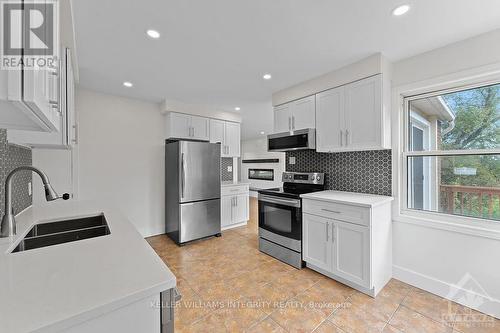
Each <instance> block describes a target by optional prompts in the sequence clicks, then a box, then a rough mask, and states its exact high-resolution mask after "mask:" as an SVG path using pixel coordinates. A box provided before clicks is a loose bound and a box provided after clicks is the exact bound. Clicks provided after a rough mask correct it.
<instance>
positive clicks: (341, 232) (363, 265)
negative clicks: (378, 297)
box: [332, 220, 370, 288]
mask: <svg viewBox="0 0 500 333" xmlns="http://www.w3.org/2000/svg"><path fill="white" fill-rule="evenodd" d="M332 233H333V235H332V236H333V237H332V243H333V249H332V257H333V261H332V263H333V269H332V273H333V274H336V275H338V276H340V277H342V278H344V279H346V280H348V281H351V282H354V283H356V284H359V285H361V286H363V287H366V288H370V229H369V228H368V227H363V226H359V225H356V224H351V223H344V222H340V221H337V220H334V221H333V230H332Z"/></svg>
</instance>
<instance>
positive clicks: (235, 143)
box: [225, 122, 241, 157]
mask: <svg viewBox="0 0 500 333" xmlns="http://www.w3.org/2000/svg"><path fill="white" fill-rule="evenodd" d="M225 133H226V140H225V144H226V146H227V152H228V153H227V155H228V156H229V157H240V144H241V135H240V124H238V123H232V122H226V131H225Z"/></svg>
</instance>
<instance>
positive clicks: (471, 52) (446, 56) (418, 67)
mask: <svg viewBox="0 0 500 333" xmlns="http://www.w3.org/2000/svg"><path fill="white" fill-rule="evenodd" d="M499 40H500V30H497V31H494V32H491V33H488V34H484V35H481V36H478V37H476V38H472V39H469V40H465V41H462V42H459V43H455V44H452V45H449V46H446V47H443V48H440V49H437V50H434V51H431V52H427V53H424V54H422V55H419V56H415V57H412V58H410V59H405V60H402V61H400V62H398V63H396V64H395V65H394V76H393V88H394V90H393V91H394V96H393V101H394V102H393V120H394V121H393V137H394V138H399V137H400V133H399V129H398V128H399V124H400V123H399V119H400V115H401V112H402V110H401V108H400V102H399V95H400V93H401V92H402V91H404V90H405V89H410V88H415V89H418V88H417V87H419V86H420V87H424V86H429V87H431V86H433V84H438V83H444V82H445V81H449V82H452V81H453V80H460V79H461V78H462V79H463V78H464V76H466V75H471V78H474V77H477V76H478V75H482V74H484V73H483V72H485V71H490V70H491V69H492V68H497V70H500V43H498V41H499ZM498 78H500V75H499V76H498ZM457 84H458V83H457ZM398 144H399V142H395V145H394V147H393V148H394V161H395V162H396V161H399V160H400V151H401V147H400V146H399V145H398ZM399 172H400V171H399V169H398V167H397V166H396V167H395V168H394V182H393V183H394V192H395V195H396V196H398V198H399V195H398V193H399V192H400V184H401V181H400V179H399V178H398V176H399ZM394 220H395V221H394V224H395V225H394V232H393V253H394V276H395V277H396V278H399V279H401V280H403V281H406V282H408V283H411V284H413V285H416V286H417V287H420V288H423V289H426V290H429V291H431V292H434V293H436V294H439V295H441V296H443V297H447V296H449V297H451V298H452V299H453V300H455V301H458V302H460V303H462V304H465V305H468V306H471V307H473V308H476V309H479V310H480V311H483V312H486V313H489V314H491V315H495V316H496V317H500V301H499V300H500V265H499V264H498V263H499V260H500V238H497V239H494V238H492V237H484V236H479V235H478V234H476V232H470V233H469V232H466V229H464V228H453V227H446V225H445V224H444V223H439V222H438V223H437V224H436V223H434V224H432V223H423V222H422V221H418V220H415V219H413V220H411V219H408V218H406V217H405V216H401V215H399V206H398V204H397V202H396V203H395V205H394ZM464 277H466V281H465V280H462V279H463V278H464ZM467 277H470V278H467ZM464 281H465V282H466V283H465V285H461V284H462V282H464ZM457 284H459V285H460V286H459V287H460V288H459V289H458V293H452V294H449V292H450V291H453V290H455V289H456V288H454V286H456V285H457ZM491 298H492V299H491ZM475 301H478V303H476V304H475Z"/></svg>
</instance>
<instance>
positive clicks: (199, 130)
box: [191, 116, 210, 141]
mask: <svg viewBox="0 0 500 333" xmlns="http://www.w3.org/2000/svg"><path fill="white" fill-rule="evenodd" d="M208 132H209V120H208V118H203V117H198V116H192V117H191V138H193V139H197V140H206V141H208V140H209V139H210V135H209V134H208Z"/></svg>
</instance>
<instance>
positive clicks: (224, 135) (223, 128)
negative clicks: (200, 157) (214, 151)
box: [210, 119, 241, 157]
mask: <svg viewBox="0 0 500 333" xmlns="http://www.w3.org/2000/svg"><path fill="white" fill-rule="evenodd" d="M240 132H241V129H240V124H238V123H233V122H230V121H224V120H219V119H210V142H212V143H220V144H221V157H239V156H240V144H241V134H240Z"/></svg>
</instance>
